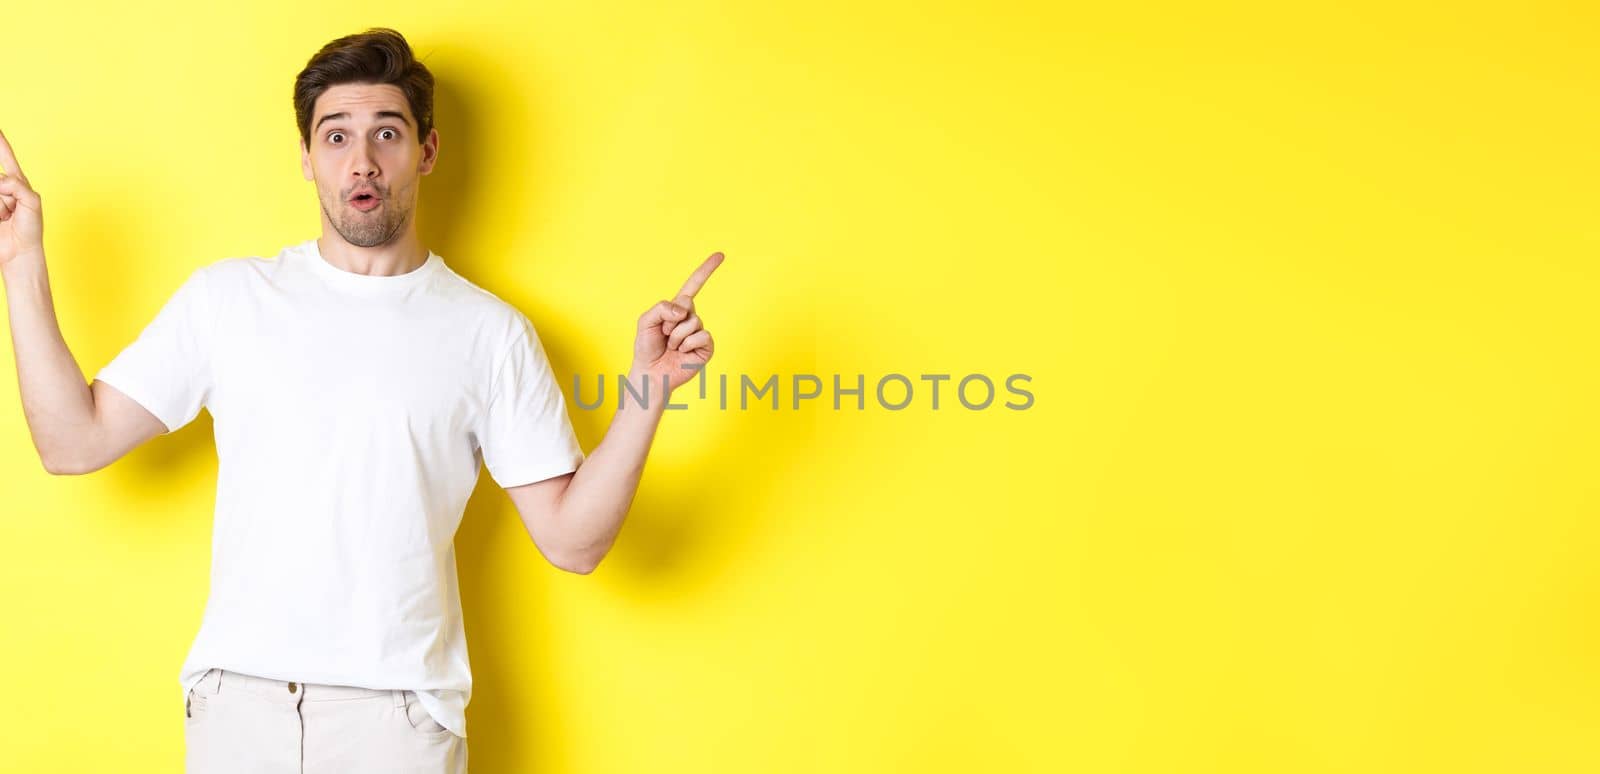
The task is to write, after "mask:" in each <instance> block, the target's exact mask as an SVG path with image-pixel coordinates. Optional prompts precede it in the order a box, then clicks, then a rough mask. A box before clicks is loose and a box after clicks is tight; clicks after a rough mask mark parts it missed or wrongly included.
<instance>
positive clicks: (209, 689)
mask: <svg viewBox="0 0 1600 774" xmlns="http://www.w3.org/2000/svg"><path fill="white" fill-rule="evenodd" d="M195 690H196V691H199V692H201V693H210V694H215V693H221V692H223V691H234V690H241V691H249V692H251V693H253V694H256V695H258V696H261V697H263V698H266V699H268V700H271V701H277V702H282V703H284V704H295V703H298V702H301V701H336V700H340V699H371V698H376V697H379V696H388V697H390V698H391V699H393V700H394V706H396V707H404V706H406V691H404V690H402V689H398V688H393V689H391V688H360V687H357V686H353V685H328V684H326V683H302V682H298V681H294V680H274V679H272V678H270V677H257V676H255V675H247V674H244V673H243V672H235V671H233V670H230V669H221V668H218V667H212V668H211V669H209V670H207V671H206V674H205V677H202V678H200V682H199V683H198V684H197V685H196V686H195Z"/></svg>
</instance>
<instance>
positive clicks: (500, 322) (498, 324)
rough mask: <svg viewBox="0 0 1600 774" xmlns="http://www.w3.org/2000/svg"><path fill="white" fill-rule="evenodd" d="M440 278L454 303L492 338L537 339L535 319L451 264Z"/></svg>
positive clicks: (506, 342) (506, 341)
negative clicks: (524, 337)
mask: <svg viewBox="0 0 1600 774" xmlns="http://www.w3.org/2000/svg"><path fill="white" fill-rule="evenodd" d="M438 279H439V285H440V287H441V290H442V292H444V293H445V294H447V296H448V297H449V298H448V300H449V301H450V303H451V304H452V305H453V306H455V307H457V308H459V309H461V310H463V311H464V312H465V315H464V316H465V317H466V318H467V319H471V320H473V321H475V322H476V327H477V328H478V329H479V330H480V331H482V332H483V333H484V334H485V335H486V336H487V337H488V338H489V339H491V340H495V341H498V342H500V343H501V344H502V345H509V344H511V343H513V342H515V341H516V340H518V339H520V338H522V337H523V336H524V335H526V336H529V337H532V338H537V333H536V332H535V331H534V327H533V322H532V321H531V320H529V319H528V316H527V315H526V314H524V313H523V312H522V310H521V309H518V308H517V307H516V306H514V305H512V304H511V303H510V302H508V301H506V300H505V299H503V298H501V297H499V296H497V295H495V294H494V293H492V292H490V291H488V290H486V289H484V288H483V287H481V286H479V285H478V284H477V283H474V282H473V281H471V280H469V279H467V278H466V277H463V276H461V275H460V274H458V273H456V271H455V270H454V269H452V268H450V266H449V265H448V264H445V265H444V266H442V267H441V270H440V272H439V277H438Z"/></svg>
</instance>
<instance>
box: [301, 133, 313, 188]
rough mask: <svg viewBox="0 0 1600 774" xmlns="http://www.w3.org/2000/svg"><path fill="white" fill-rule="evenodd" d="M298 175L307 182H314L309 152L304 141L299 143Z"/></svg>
mask: <svg viewBox="0 0 1600 774" xmlns="http://www.w3.org/2000/svg"><path fill="white" fill-rule="evenodd" d="M300 174H302V175H305V178H306V179H307V180H315V179H316V178H315V177H313V176H312V174H311V151H310V150H308V149H307V148H306V141H305V140H301V141H300Z"/></svg>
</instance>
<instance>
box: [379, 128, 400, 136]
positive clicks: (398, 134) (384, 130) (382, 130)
mask: <svg viewBox="0 0 1600 774" xmlns="http://www.w3.org/2000/svg"><path fill="white" fill-rule="evenodd" d="M384 132H388V133H389V134H392V135H394V136H396V137H399V136H400V133H399V132H396V131H395V130H393V129H379V130H378V134H383V133H384Z"/></svg>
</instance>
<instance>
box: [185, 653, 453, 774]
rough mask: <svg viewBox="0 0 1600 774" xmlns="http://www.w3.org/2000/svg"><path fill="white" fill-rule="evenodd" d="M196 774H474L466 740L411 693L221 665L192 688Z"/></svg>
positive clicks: (190, 756) (188, 762) (189, 713)
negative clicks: (247, 672) (303, 679)
mask: <svg viewBox="0 0 1600 774" xmlns="http://www.w3.org/2000/svg"><path fill="white" fill-rule="evenodd" d="M185 704H186V707H185V712H184V715H185V717H184V732H183V735H184V745H185V758H184V765H185V771H186V772H187V774H223V772H227V773H228V774H377V773H378V772H384V774H466V771H467V740H466V739H463V738H461V737H459V736H456V735H455V734H453V733H451V732H450V731H449V730H448V729H446V728H445V727H444V726H441V725H439V723H438V721H435V720H434V719H433V718H432V717H431V716H430V715H429V714H428V712H427V710H425V709H423V708H422V705H421V704H418V703H417V695H416V693H414V692H412V691H405V690H379V689H372V688H354V687H350V686H343V685H323V684H320V683H295V682H288V681H284V680H269V679H266V678H263V677H255V676H253V675H245V674H240V673H238V672H233V671H229V670H225V669H212V670H211V671H209V672H207V673H206V676H205V677H204V678H203V679H201V681H200V682H199V684H198V685H196V686H195V687H194V689H193V690H191V691H189V696H188V700H187V701H186V702H185Z"/></svg>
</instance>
